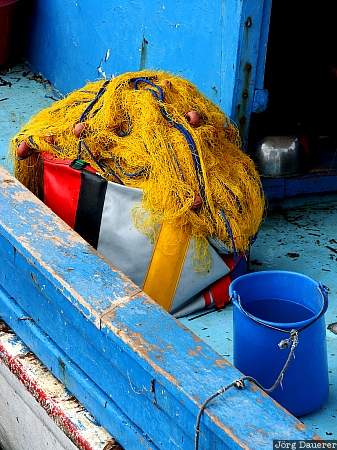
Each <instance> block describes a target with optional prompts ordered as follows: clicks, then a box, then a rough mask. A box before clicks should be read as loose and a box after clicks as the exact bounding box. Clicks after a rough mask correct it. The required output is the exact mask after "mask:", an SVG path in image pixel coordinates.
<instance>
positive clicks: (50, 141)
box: [44, 134, 55, 145]
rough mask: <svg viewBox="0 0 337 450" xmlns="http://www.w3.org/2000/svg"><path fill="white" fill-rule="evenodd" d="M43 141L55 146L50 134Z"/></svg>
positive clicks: (53, 138)
mask: <svg viewBox="0 0 337 450" xmlns="http://www.w3.org/2000/svg"><path fill="white" fill-rule="evenodd" d="M44 140H45V141H46V142H48V144H51V145H53V144H55V137H54V136H53V135H52V134H49V135H48V136H45V138H44Z"/></svg>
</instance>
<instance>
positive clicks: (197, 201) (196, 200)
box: [192, 194, 202, 211]
mask: <svg viewBox="0 0 337 450" xmlns="http://www.w3.org/2000/svg"><path fill="white" fill-rule="evenodd" d="M201 205H202V199H201V197H200V195H198V194H196V196H195V197H194V202H193V206H192V209H193V211H196V210H198V209H200V208H201Z"/></svg>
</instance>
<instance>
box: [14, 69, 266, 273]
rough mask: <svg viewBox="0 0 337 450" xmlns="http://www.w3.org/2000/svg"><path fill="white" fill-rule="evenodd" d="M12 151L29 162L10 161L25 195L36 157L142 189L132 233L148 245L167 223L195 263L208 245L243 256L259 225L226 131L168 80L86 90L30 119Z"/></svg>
mask: <svg viewBox="0 0 337 450" xmlns="http://www.w3.org/2000/svg"><path fill="white" fill-rule="evenodd" d="M188 112H189V113H188ZM187 113H188V114H187ZM74 130H75V132H74ZM22 142H25V144H27V145H28V146H29V147H30V148H31V149H32V151H33V155H32V156H31V157H29V158H28V159H26V160H23V161H19V160H17V159H16V158H15V159H16V163H15V165H16V176H17V178H18V179H19V180H20V181H21V182H22V183H23V184H25V185H26V186H27V187H28V188H30V189H31V190H32V191H33V192H35V193H36V194H38V192H39V185H40V184H41V180H39V176H38V173H39V171H38V170H37V165H38V164H37V162H38V160H39V157H38V155H39V153H40V152H48V153H50V154H52V155H54V156H56V157H58V158H62V159H83V160H85V161H86V162H88V163H90V165H91V166H93V167H94V168H95V169H96V170H97V172H98V173H99V174H100V175H102V176H103V177H104V178H106V179H108V180H109V181H114V182H118V183H123V184H125V185H126V186H130V187H137V188H140V189H142V190H143V200H142V205H141V206H139V207H138V208H137V209H135V211H134V214H133V216H134V222H135V226H136V227H137V228H138V229H139V230H141V231H142V232H144V233H146V234H147V235H149V236H152V237H154V234H155V230H158V225H160V224H161V223H163V222H164V221H175V223H176V224H177V226H180V227H184V228H185V229H186V230H187V231H188V232H189V233H191V235H192V236H193V237H194V238H195V242H196V243H197V246H196V248H197V249H198V250H197V253H198V259H199V262H200V261H201V260H204V261H205V260H206V259H207V255H206V253H207V251H206V248H207V239H208V238H210V237H211V238H214V239H217V240H218V241H221V242H222V243H223V244H224V246H225V247H226V249H227V250H228V251H229V252H233V251H234V252H235V251H247V249H248V248H249V246H250V244H251V240H252V238H253V237H254V236H255V235H256V233H257V230H258V228H259V225H260V223H261V220H262V216H263V212H264V200H263V195H262V190H261V185H260V180H259V176H258V174H257V172H256V170H255V167H254V164H253V162H252V161H251V160H250V158H249V157H248V156H247V155H246V154H244V153H243V152H242V151H241V150H240V146H241V141H240V137H239V133H238V131H237V129H236V127H235V126H234V125H233V124H232V123H231V122H230V120H229V119H228V117H226V116H225V114H224V113H223V112H221V110H220V109H219V108H218V107H217V106H215V105H214V104H213V103H212V102H211V101H209V100H208V99H207V98H205V97H204V96H203V95H202V94H201V93H200V92H199V91H198V90H197V89H196V88H195V86H193V85H192V84H191V83H189V82H188V81H186V80H184V79H182V78H179V77H177V76H173V75H171V74H169V73H165V72H157V71H141V72H136V73H126V74H123V75H121V76H118V77H116V78H113V79H111V80H109V81H97V82H92V83H88V84H87V85H86V86H85V87H84V88H82V89H79V90H77V91H74V92H73V93H71V94H70V95H68V96H67V97H66V98H64V99H62V100H60V101H57V102H55V103H54V104H53V105H52V106H51V107H49V108H47V109H45V110H42V111H41V112H40V113H38V114H37V115H36V116H35V117H33V118H32V119H31V120H30V121H29V122H28V123H27V124H26V125H25V126H24V127H23V128H22V129H21V130H20V132H19V133H18V134H17V135H16V136H15V137H14V138H13V140H12V155H13V156H16V150H17V147H18V146H19V145H20V144H22ZM200 264H201V263H200ZM201 265H202V264H201ZM206 265H207V264H206Z"/></svg>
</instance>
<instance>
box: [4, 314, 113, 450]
mask: <svg viewBox="0 0 337 450" xmlns="http://www.w3.org/2000/svg"><path fill="white" fill-rule="evenodd" d="M1 363H2V364H5V365H6V366H7V367H8V369H9V370H10V371H11V372H12V373H13V374H14V375H15V376H16V377H17V379H18V380H19V381H20V382H21V383H22V384H23V385H24V386H25V387H26V389H27V391H29V393H30V394H31V395H32V396H33V397H34V398H35V400H36V402H37V404H39V405H40V406H41V407H42V408H43V409H44V410H45V411H46V412H47V413H48V415H49V417H51V419H52V420H53V421H54V422H55V423H56V424H57V426H58V427H60V429H61V430H62V431H63V432H64V433H65V434H66V435H67V436H68V437H69V438H70V439H71V440H72V442H73V443H74V444H75V445H76V446H77V447H78V448H80V449H83V450H104V449H105V450H106V448H107V446H108V445H110V444H114V445H115V447H114V448H115V449H116V450H118V449H120V447H119V446H118V445H117V444H116V442H115V440H114V439H113V438H112V436H110V435H109V434H108V433H107V432H106V430H104V429H103V428H102V427H99V426H98V425H97V424H96V423H95V419H94V418H93V417H92V416H91V415H90V414H89V413H88V411H86V410H85V409H84V408H83V406H82V405H81V404H80V403H79V402H78V401H77V400H76V399H75V398H74V397H73V396H71V394H69V393H68V392H67V391H66V390H65V388H64V386H63V385H62V384H61V383H60V382H59V381H57V380H56V378H54V377H53V376H52V375H51V373H50V372H49V371H48V370H47V369H46V368H45V367H44V366H43V365H42V364H41V363H40V362H39V360H38V359H37V358H36V357H35V356H34V355H33V354H32V353H31V352H30V351H29V349H28V348H27V347H26V346H25V345H24V344H23V342H22V341H21V340H20V339H18V338H17V336H16V335H15V334H14V333H13V332H12V331H11V330H10V329H8V327H6V326H5V325H4V323H3V322H0V364H1Z"/></svg>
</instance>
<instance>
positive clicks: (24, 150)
mask: <svg viewBox="0 0 337 450" xmlns="http://www.w3.org/2000/svg"><path fill="white" fill-rule="evenodd" d="M32 153H33V149H32V148H31V147H29V145H28V144H27V142H25V141H22V142H21V143H20V145H19V146H18V148H17V149H16V155H17V158H18V159H26V158H28V156H30V155H31V154H32Z"/></svg>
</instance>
